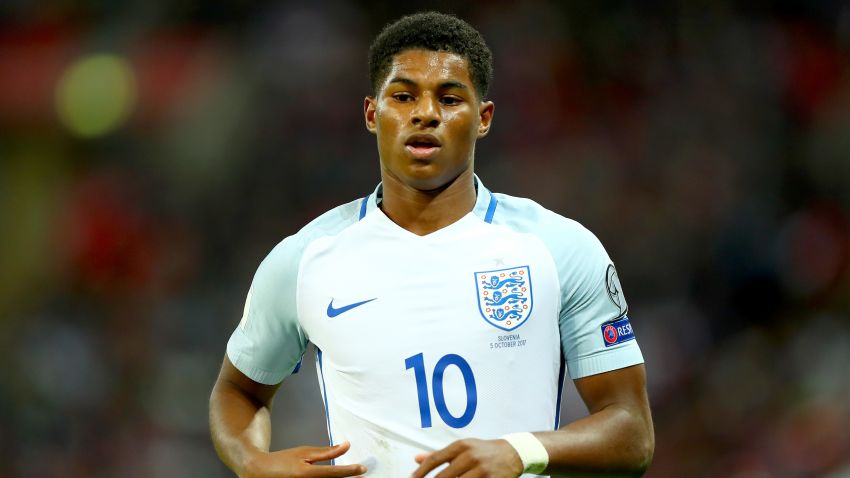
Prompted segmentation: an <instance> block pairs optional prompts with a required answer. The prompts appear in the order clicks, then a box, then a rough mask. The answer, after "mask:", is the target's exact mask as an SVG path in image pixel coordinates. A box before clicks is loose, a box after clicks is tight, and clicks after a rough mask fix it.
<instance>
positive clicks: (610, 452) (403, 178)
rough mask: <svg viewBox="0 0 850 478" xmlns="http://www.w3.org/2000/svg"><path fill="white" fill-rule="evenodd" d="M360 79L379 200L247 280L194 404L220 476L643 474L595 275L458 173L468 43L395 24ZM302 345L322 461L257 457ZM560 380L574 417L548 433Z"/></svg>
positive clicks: (641, 392) (566, 238)
mask: <svg viewBox="0 0 850 478" xmlns="http://www.w3.org/2000/svg"><path fill="white" fill-rule="evenodd" d="M369 66H370V73H371V80H372V85H373V89H374V90H373V94H374V96H369V97H367V98H366V99H365V101H364V103H363V110H364V117H365V123H366V128H367V129H368V130H369V131H370V132H371V133H373V134H374V135H375V136H376V138H377V149H378V156H379V158H380V171H381V183H380V184H379V185H378V187H377V188H376V189H375V190H374V192H372V193H371V194H369V195H367V196H366V197H365V198H362V199H358V200H356V201H352V202H350V203H348V204H345V205H342V206H339V207H337V208H335V209H332V210H330V211H328V212H327V213H325V214H323V215H322V216H320V217H319V218H317V219H316V220H314V221H313V222H311V223H310V224H308V225H307V226H305V227H304V228H303V229H301V230H300V231H299V232H298V233H296V234H295V235H292V236H290V237H287V238H286V239H284V240H283V241H282V242H281V243H280V244H278V245H277V247H275V248H274V249H273V250H272V251H271V253H270V254H269V255H268V257H266V259H265V260H264V261H263V262H262V264H260V266H259V268H258V270H257V272H256V275H255V276H254V280H253V283H252V285H251V288H250V290H249V292H248V297H247V300H246V304H245V310H244V315H243V317H242V320H241V322H240V323H239V325H238V326H237V328H236V330H235V331H234V332H233V335H232V336H231V338H230V341H229V342H228V344H227V353H226V355H225V358H224V364H223V365H222V368H221V373H220V375H219V377H218V380H217V382H216V384H215V387H214V389H213V392H212V396H211V398H210V428H211V432H212V438H213V442H214V444H215V447H216V450H217V451H218V454H219V456H220V457H221V459H222V460H223V461H224V462H225V463H226V464H227V465H228V466H229V467H230V468H231V469H233V470H234V471H235V472H236V473H237V474H238V475H239V476H242V477H273V476H274V477H294V476H311V477H337V476H356V475H364V474H365V475H368V476H372V477H387V478H399V477H405V476H411V475H412V476H413V477H415V478H421V477H424V476H426V475H427V476H437V477H439V478H448V477H464V478H471V477H517V476H520V475H522V474H529V475H535V474H536V475H561V474H570V473H576V472H577V473H582V474H588V473H589V474H593V473H603V474H604V475H605V476H612V475H616V474H623V475H636V474H640V473H642V472H643V471H644V470H645V469H646V467H647V466H648V464H649V462H650V460H651V457H652V454H653V450H654V437H653V430H652V420H651V416H650V411H649V405H648V399H647V394H646V389H645V371H644V366H643V358H642V355H641V352H640V349H639V348H638V345H637V342H636V341H635V339H634V337H635V336H634V332H633V331H632V328H631V325H630V323H629V318H628V316H627V305H626V301H625V299H624V297H623V295H622V290H621V288H620V284H619V280H618V279H617V274H616V270H615V269H614V266H613V264H612V263H611V260H610V259H609V258H608V255H607V254H606V252H605V250H604V249H603V247H602V245H601V244H600V243H599V241H598V240H597V239H596V238H595V237H594V236H593V234H591V233H590V232H589V231H588V230H586V229H585V228H583V227H582V226H581V225H579V224H577V223H576V222H574V221H571V220H569V219H566V218H563V217H561V216H559V215H557V214H555V213H553V212H551V211H548V210H546V209H544V208H543V207H541V206H540V205H538V204H537V203H535V202H533V201H531V200H528V199H521V198H516V197H511V196H508V195H504V194H497V193H492V192H490V191H489V190H487V188H486V187H485V186H484V184H483V183H482V181H481V180H480V179H479V178H478V177H476V176H475V174H474V173H473V157H474V152H475V142H476V141H477V140H478V139H479V138H482V137H484V136H486V135H487V132H488V131H489V129H490V126H491V124H492V120H493V112H494V104H493V102H491V101H488V100H486V98H487V87H488V84H489V81H490V77H491V72H492V67H491V53H490V51H489V49H488V48H487V46H486V44H485V43H484V40H483V38H482V37H481V35H480V34H479V33H478V32H477V31H476V30H475V29H473V28H472V27H471V26H470V25H468V24H467V23H465V22H464V21H462V20H460V19H458V18H456V17H454V16H449V15H443V14H439V13H420V14H415V15H411V16H407V17H404V18H402V19H400V20H398V21H396V22H395V23H393V24H391V25H389V26H387V27H386V28H385V29H384V30H383V31H382V32H381V34H380V35H379V36H378V37H377V39H376V40H375V42H374V43H373V45H372V47H371V49H370V60H369ZM531 94H533V92H531ZM308 342H312V343H313V344H314V345H315V347H316V350H317V354H316V355H317V357H316V358H317V360H316V362H317V369H318V373H319V388H320V390H321V393H322V397H323V401H324V403H323V406H324V408H325V412H326V418H327V427H328V435H329V437H330V442H331V444H330V445H331V446H326V447H307V446H305V447H297V448H292V449H286V450H280V451H274V452H272V451H269V441H270V435H271V424H270V420H269V417H270V412H269V410H270V408H271V403H272V398H273V396H274V395H275V391H276V390H277V389H278V385H279V384H280V382H281V381H282V380H283V379H284V378H286V377H287V376H288V375H289V374H291V373H292V372H293V371H294V370H295V369H296V368H297V367H298V365H299V364H300V361H301V358H302V355H303V353H304V350H305V347H306V346H307V343H308ZM565 371H568V372H569V376H570V377H571V378H572V379H573V381H574V383H575V386H576V387H577V389H578V392H579V394H580V395H581V397H582V399H583V400H584V402H585V404H586V405H587V407H588V409H589V412H590V414H589V415H588V416H587V417H585V418H582V419H580V420H577V421H575V422H573V423H569V424H567V425H565V426H563V427H559V423H558V419H559V415H558V413H559V408H560V400H561V387H562V385H563V379H564V374H565ZM327 460H330V461H331V464H329V465H323V464H320V463H317V462H322V461H327Z"/></svg>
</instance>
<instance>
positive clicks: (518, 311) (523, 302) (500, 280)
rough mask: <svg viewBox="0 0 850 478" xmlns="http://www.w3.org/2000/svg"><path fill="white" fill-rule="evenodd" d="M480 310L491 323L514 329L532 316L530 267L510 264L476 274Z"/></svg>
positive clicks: (501, 327) (504, 328) (506, 328)
mask: <svg viewBox="0 0 850 478" xmlns="http://www.w3.org/2000/svg"><path fill="white" fill-rule="evenodd" d="M475 288H476V292H477V293H478V310H479V312H481V316H482V317H484V320H486V321H487V322H488V323H489V324H490V325H492V326H494V327H496V328H499V329H502V330H514V329H516V328H517V327H519V326H520V325H522V324H524V323H525V322H527V321H528V318H529V317H530V316H531V310H532V305H533V302H534V300H533V297H532V294H531V268H530V267H528V266H519V267H511V268H508V269H498V270H494V271H483V272H476V273H475Z"/></svg>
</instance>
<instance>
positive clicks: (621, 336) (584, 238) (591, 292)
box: [556, 224, 643, 379]
mask: <svg viewBox="0 0 850 478" xmlns="http://www.w3.org/2000/svg"><path fill="white" fill-rule="evenodd" d="M564 239H565V240H566V243H567V244H568V246H569V247H567V248H565V249H564V250H563V251H562V254H561V255H560V257H556V262H557V263H558V274H559V276H560V282H561V313H560V317H559V328H560V331H561V344H562V346H563V352H564V358H565V359H566V361H567V369H568V371H569V374H570V377H571V378H573V379H577V378H581V377H586V376H589V375H595V374H598V373H603V372H608V371H611V370H617V369H620V368H624V367H629V366H631V365H637V364H640V363H643V356H642V354H641V351H640V347H638V344H637V341H636V340H635V335H634V331H633V330H632V327H631V323H630V321H629V317H628V305H627V303H626V299H625V296H624V295H623V291H622V287H621V286H620V281H619V279H618V277H617V270H616V268H615V267H614V264H613V262H611V259H610V258H609V257H608V254H607V253H606V252H605V248H604V247H603V246H602V244H601V243H600V242H599V240H598V239H597V238H596V236H594V235H593V234H592V233H591V232H590V231H588V230H587V229H585V228H584V227H581V226H579V225H578V224H576V225H575V228H573V231H571V233H570V234H569V235H568V237H566V238H564Z"/></svg>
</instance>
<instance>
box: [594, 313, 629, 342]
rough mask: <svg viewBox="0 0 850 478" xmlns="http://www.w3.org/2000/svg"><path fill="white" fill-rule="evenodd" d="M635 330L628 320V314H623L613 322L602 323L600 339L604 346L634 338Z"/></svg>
mask: <svg viewBox="0 0 850 478" xmlns="http://www.w3.org/2000/svg"><path fill="white" fill-rule="evenodd" d="M634 338H635V331H634V330H632V324H631V323H630V322H629V316H628V315H624V316H622V317H620V318H619V319H617V320H615V321H613V322H606V323H604V324H602V340H603V341H604V342H605V346H606V347H611V346H613V345H617V344H621V343H623V342H628V341H629V340H634Z"/></svg>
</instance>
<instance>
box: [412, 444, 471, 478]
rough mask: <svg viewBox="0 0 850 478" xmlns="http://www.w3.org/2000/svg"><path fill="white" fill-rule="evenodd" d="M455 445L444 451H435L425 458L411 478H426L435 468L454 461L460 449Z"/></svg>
mask: <svg viewBox="0 0 850 478" xmlns="http://www.w3.org/2000/svg"><path fill="white" fill-rule="evenodd" d="M453 445H454V444H452V445H449V446H447V447H446V448H443V449H442V450H438V451H435V452H434V453H431V454H430V455H428V456H426V457H425V458H423V460H422V462H421V463H420V464H419V468H417V469H416V470H415V471H414V472H413V474H412V475H410V476H411V478H425V475H427V474H428V473H429V472H430V471H431V470H433V469H434V468H436V467H438V466H440V465H442V464H443V463H448V462H450V461H451V460H452V459H454V457H455V456H457V454H458V453H459V449H458V448H457V447H455V446H453Z"/></svg>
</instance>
